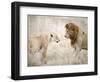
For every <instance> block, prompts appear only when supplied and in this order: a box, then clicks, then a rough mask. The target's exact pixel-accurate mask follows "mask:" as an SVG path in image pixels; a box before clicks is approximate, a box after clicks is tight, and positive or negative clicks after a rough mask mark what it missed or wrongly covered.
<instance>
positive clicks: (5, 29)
mask: <svg viewBox="0 0 100 82" xmlns="http://www.w3.org/2000/svg"><path fill="white" fill-rule="evenodd" d="M12 1H14V0H1V2H0V10H1V12H0V22H1V23H0V27H1V29H0V37H1V39H0V53H1V54H0V82H13V80H11V79H10V70H11V67H10V66H11V36H10V35H11V6H10V4H11V2H12ZM16 1H17V0H16ZM20 1H28V2H29V1H30V2H41V3H57V4H73V5H88V6H98V7H99V10H100V0H76V1H75V0H49V1H48V0H20ZM99 13H100V12H99ZM98 21H100V16H98ZM99 26H100V24H99ZM99 26H98V27H99ZM98 30H100V28H98ZM98 35H100V32H99V34H98ZM98 40H99V41H98V42H100V38H98ZM98 45H99V48H100V44H98ZM99 54H100V51H99V53H98V58H100V55H99ZM98 62H99V64H98V65H99V68H100V60H98ZM99 73H100V70H99ZM99 79H100V75H98V76H84V77H67V78H54V79H39V80H26V82H33V81H34V82H41V81H43V82H52V81H55V82H56V81H58V82H61V81H62V82H66V81H68V82H75V81H76V82H80V81H81V82H87V81H88V82H99V81H100V80H99ZM19 82H22V81H19Z"/></svg>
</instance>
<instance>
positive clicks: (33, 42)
mask: <svg viewBox="0 0 100 82" xmlns="http://www.w3.org/2000/svg"><path fill="white" fill-rule="evenodd" d="M52 41H54V42H57V43H58V42H59V41H60V39H59V38H58V36H57V35H56V34H55V33H42V34H40V35H39V36H31V37H29V40H28V49H29V52H30V54H32V55H34V54H35V53H36V52H41V53H42V56H43V57H42V58H43V59H42V60H43V61H44V64H46V63H47V61H46V52H47V47H48V44H49V43H50V42H52Z"/></svg>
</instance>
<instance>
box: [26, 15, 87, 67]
mask: <svg viewBox="0 0 100 82" xmlns="http://www.w3.org/2000/svg"><path fill="white" fill-rule="evenodd" d="M69 22H72V23H75V24H76V25H78V26H79V27H80V28H81V29H82V30H84V31H85V32H86V33H87V32H88V18H87V17H64V16H37V15H28V16H27V25H28V28H27V29H28V36H30V35H32V34H39V33H44V32H49V33H52V32H53V33H56V34H57V35H58V36H59V38H60V42H59V43H58V44H56V43H50V44H49V45H48V50H47V65H66V64H67V65H70V64H71V65H72V64H87V63H88V54H87V50H82V51H81V52H80V54H81V55H80V56H76V55H75V53H73V48H72V47H71V45H70V40H69V39H66V38H65V37H64V35H65V28H64V26H65V25H66V24H67V23H69ZM36 58H37V59H36ZM36 58H35V59H34V56H32V55H29V53H28V66H34V65H38V63H37V62H39V59H38V58H40V57H36ZM35 62H36V63H35ZM39 65H42V64H41V63H39Z"/></svg>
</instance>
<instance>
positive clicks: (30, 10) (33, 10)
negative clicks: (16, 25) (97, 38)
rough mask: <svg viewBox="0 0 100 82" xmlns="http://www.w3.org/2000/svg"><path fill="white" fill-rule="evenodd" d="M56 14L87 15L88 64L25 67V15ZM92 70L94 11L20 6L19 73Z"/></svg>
mask: <svg viewBox="0 0 100 82" xmlns="http://www.w3.org/2000/svg"><path fill="white" fill-rule="evenodd" d="M28 14H32V15H57V16H80V17H88V64H84V65H64V66H62V65H61V66H40V67H27V15H28ZM77 72H94V11H92V10H75V9H74V10H73V9H55V8H40V7H24V6H21V7H20V75H21V76H23V75H42V74H58V73H77Z"/></svg>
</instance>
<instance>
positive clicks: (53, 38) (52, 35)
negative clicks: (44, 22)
mask: <svg viewBox="0 0 100 82" xmlns="http://www.w3.org/2000/svg"><path fill="white" fill-rule="evenodd" d="M52 41H54V42H57V43H58V42H59V41H60V39H59V37H58V36H57V34H55V33H50V42H52Z"/></svg>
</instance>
